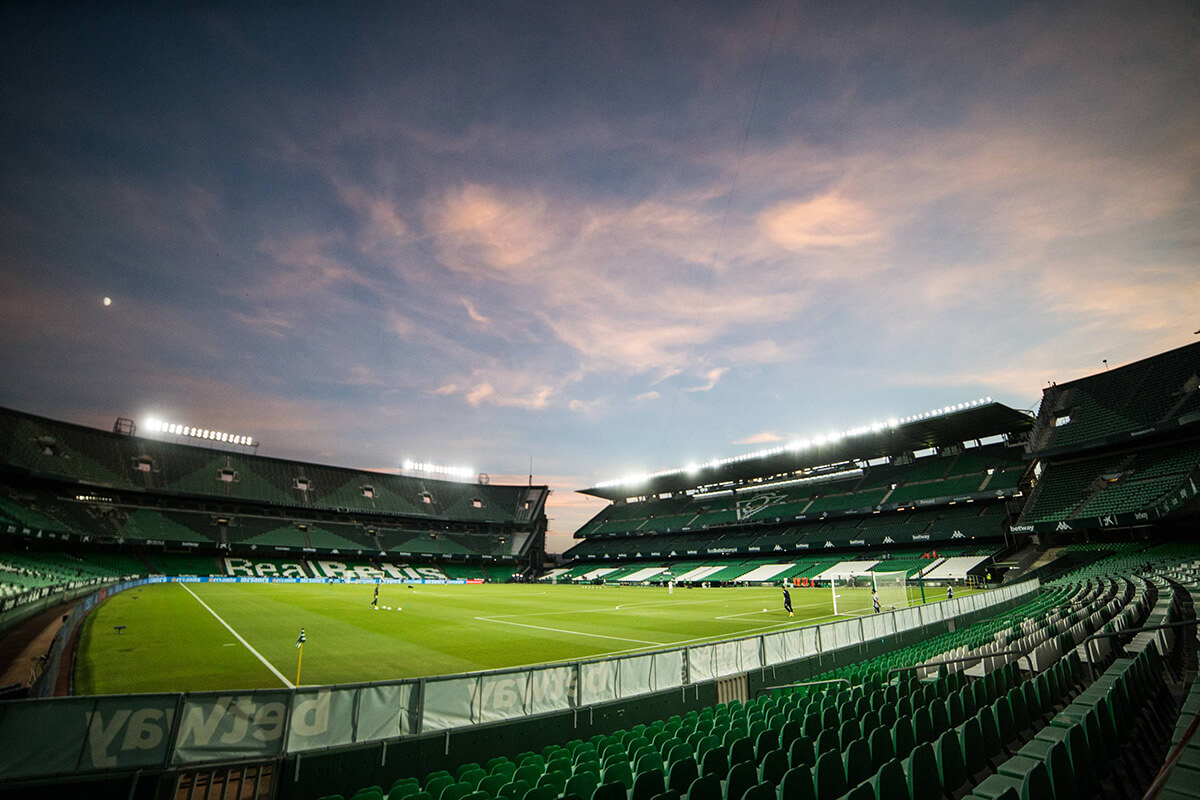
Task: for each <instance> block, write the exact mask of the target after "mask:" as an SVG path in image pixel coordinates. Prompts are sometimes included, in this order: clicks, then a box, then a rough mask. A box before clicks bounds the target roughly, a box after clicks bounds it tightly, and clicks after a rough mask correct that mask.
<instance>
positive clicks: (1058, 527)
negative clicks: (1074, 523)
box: [1054, 520, 1075, 531]
mask: <svg viewBox="0 0 1200 800" xmlns="http://www.w3.org/2000/svg"><path fill="white" fill-rule="evenodd" d="M1054 530H1056V531H1073V530H1075V529H1074V528H1072V527H1071V526H1070V525H1068V524H1067V523H1066V521H1065V520H1064V521H1063V522H1060V523H1058V524H1057V525H1055V526H1054Z"/></svg>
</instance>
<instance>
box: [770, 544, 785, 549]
mask: <svg viewBox="0 0 1200 800" xmlns="http://www.w3.org/2000/svg"><path fill="white" fill-rule="evenodd" d="M772 549H773V550H782V549H783V545H781V544H777V545H775V547H773V548H772Z"/></svg>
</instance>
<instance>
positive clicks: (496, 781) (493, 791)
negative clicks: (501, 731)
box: [388, 775, 509, 800]
mask: <svg viewBox="0 0 1200 800" xmlns="http://www.w3.org/2000/svg"><path fill="white" fill-rule="evenodd" d="M508 781H509V777H508V776H507V775H488V776H487V777H485V778H484V779H483V780H481V781H480V782H479V786H478V787H476V788H477V789H478V791H481V792H487V794H488V796H489V797H498V796H499V795H500V787H501V786H503V785H504V784H506V783H508ZM403 797H404V796H403V795H402V796H401V797H398V798H393V797H392V796H391V795H388V800H403Z"/></svg>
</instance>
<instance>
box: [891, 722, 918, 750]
mask: <svg viewBox="0 0 1200 800" xmlns="http://www.w3.org/2000/svg"><path fill="white" fill-rule="evenodd" d="M916 744H917V742H916V739H915V738H914V737H913V727H912V717H900V718H899V719H897V720H896V724H895V725H893V726H892V747H893V748H894V749H895V751H896V758H900V759H903V758H907V757H908V754H909V753H911V752H912V749H913V748H914V747H915V746H916Z"/></svg>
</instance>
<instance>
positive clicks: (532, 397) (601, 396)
mask: <svg viewBox="0 0 1200 800" xmlns="http://www.w3.org/2000/svg"><path fill="white" fill-rule="evenodd" d="M95 5H96V6H97V7H92V6H91V5H87V4H61V5H60V6H59V7H56V8H51V9H46V8H42V7H41V6H37V7H30V8H26V9H22V8H20V7H18V6H16V5H15V4H8V5H6V6H5V7H4V9H3V10H0V141H2V142H3V144H2V145H0V176H3V177H2V178H0V405H3V406H7V407H10V408H16V409H19V410H22V411H26V412H30V413H35V414H40V415H43V416H48V417H52V418H56V419H63V420H68V421H71V422H77V423H81V424H86V425H94V426H97V427H103V428H109V427H111V425H112V423H113V420H114V419H115V418H116V417H118V416H125V417H130V418H133V419H135V420H145V419H147V418H149V417H151V416H154V417H158V418H160V419H168V420H173V421H178V422H182V423H186V424H195V425H199V426H202V427H209V428H214V429H219V430H225V431H229V432H238V433H248V434H251V435H253V436H255V437H256V438H257V439H258V440H259V441H260V442H261V446H260V449H259V452H260V453H262V454H265V455H272V456H277V457H282V458H296V459H301V460H307V461H316V462H320V463H330V464H336V465H342V466H351V467H359V468H368V469H384V470H389V469H395V468H397V466H398V465H399V464H400V463H401V462H402V461H403V460H404V459H406V458H411V459H414V460H420V461H427V462H433V463H438V464H448V465H465V466H469V467H471V468H472V469H473V470H474V471H477V472H486V473H488V474H489V475H491V476H492V480H493V481H494V482H495V481H503V480H512V481H521V482H524V481H525V480H526V479H527V475H528V474H529V472H530V469H531V464H532V474H533V479H534V481H535V482H538V483H548V484H549V485H550V486H551V487H552V489H553V490H554V493H553V495H552V497H551V501H550V506H549V516H550V518H551V522H550V531H551V534H550V537H549V541H548V549H549V550H550V551H552V552H559V551H561V550H563V549H565V548H566V547H568V546H569V545H570V534H571V533H572V532H573V531H574V530H576V529H577V528H578V527H579V526H580V525H582V524H583V522H585V521H586V520H587V519H588V518H589V517H590V516H591V515H592V514H594V513H595V512H596V511H597V510H599V508H600V507H601V505H602V503H600V502H599V501H596V500H593V499H591V498H587V497H584V496H582V495H578V494H576V492H575V490H577V489H580V488H584V487H588V486H592V485H594V484H596V483H598V482H601V481H604V480H608V479H612V478H616V477H619V476H621V475H623V474H627V473H630V472H645V471H653V470H658V469H667V468H672V467H679V466H682V465H684V464H687V463H689V462H693V461H704V460H708V459H710V458H714V457H726V456H733V455H738V454H740V453H744V452H748V451H751V450H755V449H761V448H763V447H769V446H771V445H772V444H773V443H786V442H787V441H790V440H792V439H795V438H802V437H808V436H812V435H814V434H818V433H821V432H825V431H830V430H844V429H847V428H853V427H857V426H859V425H863V424H869V423H870V422H872V421H875V420H882V419H887V418H889V417H897V416H905V415H909V414H914V413H918V412H921V411H925V410H927V409H931V408H936V407H941V406H944V405H946V404H948V403H958V402H962V401H965V400H971V399H974V398H977V397H982V396H991V397H994V398H995V399H996V400H998V401H1000V402H1003V403H1007V404H1009V405H1012V406H1014V407H1016V408H1023V409H1034V408H1036V407H1037V403H1038V399H1039V397H1040V393H1041V389H1042V388H1043V387H1044V386H1045V385H1046V383H1047V382H1048V381H1051V380H1054V381H1063V380H1069V379H1072V378H1076V377H1081V376H1083V375H1087V374H1091V373H1094V372H1096V371H1099V370H1102V369H1103V368H1104V363H1105V362H1106V361H1107V363H1108V364H1109V365H1111V366H1117V365H1119V364H1122V363H1127V362H1129V361H1133V360H1136V359H1138V358H1142V357H1145V356H1149V355H1152V354H1154V353H1157V352H1161V351H1163V350H1166V349H1169V348H1172V347H1177V346H1181V345H1185V344H1189V343H1191V342H1193V341H1195V335H1196V334H1195V332H1196V330H1197V328H1200V313H1198V312H1200V224H1198V223H1200V133H1198V132H1200V10H1198V9H1200V7H1197V6H1196V4H1195V3H1192V2H1157V3H1150V4H1147V3H1094V2H1088V3H1009V2H954V3H950V2H947V3H903V4H880V3H866V4H863V3H853V2H848V3H806V2H795V0H783V1H782V2H781V1H780V0H771V1H770V2H738V3H703V2H687V3H684V2H661V3H645V2H628V3H621V2H606V3H603V4H598V3H560V2H545V3H512V2H462V3H432V2H411V3H383V2H364V3H353V4H332V3H324V4H317V3H288V4H285V5H277V6H272V5H268V4H252V6H253V7H251V8H241V7H240V5H241V4H234V3H215V4H202V3H193V4H182V6H183V7H182V8H171V9H169V10H168V9H152V10H147V9H144V8H141V7H140V6H141V4H95ZM168 5H172V6H176V5H180V4H168ZM106 297H107V298H110V300H111V303H110V304H108V305H105V304H104V298H106Z"/></svg>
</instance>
